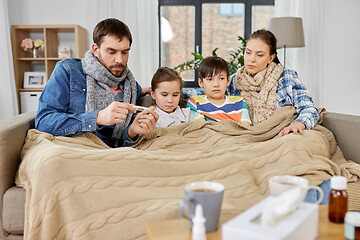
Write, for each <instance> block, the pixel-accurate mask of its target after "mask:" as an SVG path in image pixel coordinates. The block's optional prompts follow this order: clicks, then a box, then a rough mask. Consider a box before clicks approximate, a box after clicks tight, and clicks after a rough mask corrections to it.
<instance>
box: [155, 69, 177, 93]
mask: <svg viewBox="0 0 360 240" xmlns="http://www.w3.org/2000/svg"><path fill="white" fill-rule="evenodd" d="M173 81H178V82H179V83H180V90H181V89H182V88H183V86H184V82H183V80H182V78H181V77H180V75H179V73H178V72H176V71H175V70H174V69H171V68H168V67H160V68H158V70H157V71H156V72H155V74H154V76H153V78H152V80H151V90H153V91H155V89H156V88H157V87H158V85H159V83H162V82H173Z"/></svg>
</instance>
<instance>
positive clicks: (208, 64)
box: [187, 56, 251, 126]
mask: <svg viewBox="0 0 360 240" xmlns="http://www.w3.org/2000/svg"><path fill="white" fill-rule="evenodd" d="M198 82H199V86H200V87H202V88H204V92H205V95H199V96H192V97H190V99H189V101H188V103H187V107H189V108H190V109H191V112H192V113H193V114H194V115H195V117H196V120H198V119H205V120H207V121H216V122H217V121H220V120H225V119H231V120H234V121H236V122H238V123H240V124H241V125H243V126H250V125H251V120H250V117H249V113H248V107H247V104H246V102H245V100H244V99H243V98H242V97H240V96H227V95H225V91H226V87H227V86H229V84H230V73H229V67H228V65H227V62H226V61H225V60H224V59H223V58H221V57H218V56H211V57H207V58H204V60H202V62H201V63H200V65H199V79H198Z"/></svg>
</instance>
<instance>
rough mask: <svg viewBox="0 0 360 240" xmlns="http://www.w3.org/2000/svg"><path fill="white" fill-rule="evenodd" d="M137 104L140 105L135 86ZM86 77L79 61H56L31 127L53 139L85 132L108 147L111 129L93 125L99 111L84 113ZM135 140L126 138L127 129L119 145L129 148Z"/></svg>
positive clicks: (139, 89)
mask: <svg viewBox="0 0 360 240" xmlns="http://www.w3.org/2000/svg"><path fill="white" fill-rule="evenodd" d="M137 86H138V93H137V101H136V102H137V104H139V102H140V97H141V87H140V85H139V84H137ZM86 91H87V90H86V78H85V74H84V72H83V69H82V66H81V59H77V58H69V59H64V60H62V61H60V62H58V63H57V64H56V66H55V69H54V71H53V73H52V74H51V76H50V79H49V81H48V82H47V84H46V86H45V88H44V90H43V92H42V94H41V96H40V99H39V107H38V112H37V115H36V118H35V127H36V129H38V130H39V131H43V132H48V133H50V134H52V135H54V136H71V135H78V134H82V133H86V132H92V133H94V134H96V135H97V136H98V137H99V138H100V139H101V140H103V141H104V142H105V143H106V144H107V145H109V146H111V147H112V145H111V141H110V140H111V134H112V132H113V130H114V127H115V125H113V126H101V127H99V126H97V124H96V117H97V114H98V112H99V111H91V112H85V105H86ZM138 140H139V136H137V138H136V139H135V140H132V139H130V138H129V136H128V128H127V129H126V131H124V134H123V136H122V146H131V145H133V144H134V143H136V142H137V141H138Z"/></svg>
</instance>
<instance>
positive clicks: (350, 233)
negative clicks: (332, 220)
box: [344, 211, 360, 240]
mask: <svg viewBox="0 0 360 240" xmlns="http://www.w3.org/2000/svg"><path fill="white" fill-rule="evenodd" d="M344 236H345V238H346V239H349V240H360V212H358V211H349V212H347V213H346V215H345V224H344Z"/></svg>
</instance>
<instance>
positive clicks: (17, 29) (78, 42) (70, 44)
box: [11, 25, 88, 113]
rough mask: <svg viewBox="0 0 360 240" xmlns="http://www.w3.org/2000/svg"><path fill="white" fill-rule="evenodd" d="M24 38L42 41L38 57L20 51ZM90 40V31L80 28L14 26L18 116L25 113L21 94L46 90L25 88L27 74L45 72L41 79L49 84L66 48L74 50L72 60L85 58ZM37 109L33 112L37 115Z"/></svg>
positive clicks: (12, 29) (29, 52) (31, 53)
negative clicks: (88, 34)
mask: <svg viewBox="0 0 360 240" xmlns="http://www.w3.org/2000/svg"><path fill="white" fill-rule="evenodd" d="M25 38H31V39H32V40H36V39H41V40H43V41H44V43H43V47H42V48H41V49H39V50H38V56H36V57H34V54H33V52H32V51H24V49H23V48H21V47H20V44H21V42H22V40H23V39H25ZM87 39H88V37H87V30H86V29H85V28H82V27H81V26H79V25H14V26H12V27H11V42H12V54H13V62H14V74H15V87H16V95H17V99H18V108H19V113H22V112H24V110H23V109H21V105H22V104H21V98H20V93H22V92H27V93H29V92H30V93H31V92H41V91H42V89H43V86H41V85H39V86H40V87H36V86H37V84H35V85H33V86H32V87H31V88H24V73H25V72H34V75H35V73H38V72H43V73H44V77H43V78H45V79H42V78H41V79H42V80H44V81H45V82H46V81H47V80H48V79H49V77H50V75H51V73H52V71H53V70H54V68H55V64H56V63H57V62H58V61H60V60H61V59H60V58H59V57H58V51H59V50H60V49H63V48H67V49H71V57H76V58H82V57H84V55H85V52H86V51H87V50H88V40H87ZM28 75H31V73H30V74H28V73H27V76H28ZM37 76H38V75H37ZM38 77H39V76H38ZM26 79H28V78H26ZM23 106H24V104H23ZM36 108H37V106H36ZM36 108H35V109H30V110H34V111H35V110H36ZM27 110H29V109H27Z"/></svg>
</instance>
